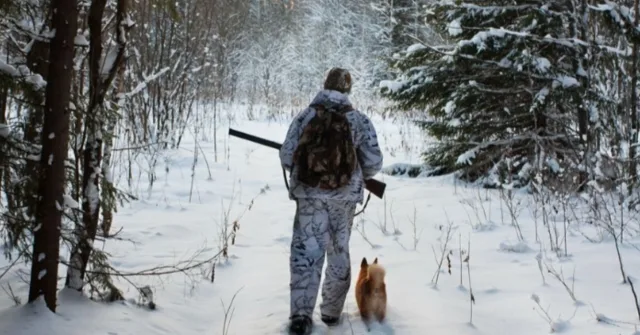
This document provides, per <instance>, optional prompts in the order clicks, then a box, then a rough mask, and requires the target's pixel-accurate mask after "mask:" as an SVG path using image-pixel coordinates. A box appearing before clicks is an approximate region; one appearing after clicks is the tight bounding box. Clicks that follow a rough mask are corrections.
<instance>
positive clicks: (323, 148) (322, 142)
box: [293, 105, 358, 190]
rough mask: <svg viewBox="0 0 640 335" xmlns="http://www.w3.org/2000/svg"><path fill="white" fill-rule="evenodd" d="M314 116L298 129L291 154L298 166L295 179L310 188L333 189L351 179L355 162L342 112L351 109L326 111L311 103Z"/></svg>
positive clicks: (349, 131) (347, 125)
mask: <svg viewBox="0 0 640 335" xmlns="http://www.w3.org/2000/svg"><path fill="white" fill-rule="evenodd" d="M310 107H312V108H314V109H315V110H316V115H314V117H313V118H312V119H311V120H310V121H309V123H308V124H307V125H306V127H305V128H304V129H303V131H302V135H301V136H300V140H299V141H298V146H297V148H296V150H295V151H294V153H293V163H294V165H297V166H298V181H300V182H301V183H303V184H306V185H307V186H310V187H316V188H320V189H324V190H334V189H337V188H340V187H343V186H345V185H347V184H348V183H349V181H350V180H351V175H352V174H353V171H354V170H355V168H356V164H357V162H358V160H357V156H356V150H355V146H354V144H353V138H352V134H351V126H350V125H349V121H348V120H347V117H346V115H345V114H346V113H348V112H350V111H352V110H353V108H352V107H351V106H344V107H342V108H341V109H340V110H334V109H330V110H327V109H326V108H325V107H324V106H322V105H311V106H310Z"/></svg>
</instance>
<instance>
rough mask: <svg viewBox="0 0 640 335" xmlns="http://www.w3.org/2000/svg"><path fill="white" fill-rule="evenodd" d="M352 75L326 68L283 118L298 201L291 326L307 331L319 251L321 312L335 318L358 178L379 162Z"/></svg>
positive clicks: (286, 162)
mask: <svg viewBox="0 0 640 335" xmlns="http://www.w3.org/2000/svg"><path fill="white" fill-rule="evenodd" d="M351 85H352V80H351V75H350V73H349V72H348V71H347V70H345V69H341V68H333V69H331V70H330V71H329V72H328V74H327V77H326V79H325V82H324V89H323V90H321V91H320V92H318V93H317V95H316V96H315V98H314V99H313V101H312V102H311V104H310V105H309V107H307V108H305V109H304V110H303V111H302V112H300V113H299V114H298V115H297V116H296V117H295V118H294V120H293V122H292V123H291V125H290V126H289V130H288V132H287V135H286V139H285V141H284V143H283V144H282V148H281V150H280V161H281V163H282V166H283V167H284V168H285V169H286V170H287V171H289V172H290V182H289V184H290V187H289V198H290V199H291V200H295V201H296V212H295V218H294V224H293V236H292V240H291V255H290V260H289V266H290V274H291V279H290V294H291V297H290V304H291V306H290V308H291V310H290V317H289V318H290V325H289V329H290V333H291V334H297V335H298V334H299V335H303V334H310V333H311V329H312V328H313V321H312V315H313V311H314V308H315V305H316V299H317V296H318V290H319V287H320V279H321V274H322V267H323V265H324V260H325V254H326V255H327V256H326V258H327V267H326V271H325V278H324V282H323V285H322V302H321V304H320V312H321V319H322V321H323V322H324V323H325V324H327V325H328V326H334V325H336V324H338V323H339V322H340V316H341V314H342V310H343V308H344V304H345V300H346V296H347V293H348V291H349V287H350V285H351V259H350V255H349V239H350V236H351V228H352V225H353V218H354V215H355V210H356V205H357V204H361V203H362V202H363V198H364V181H365V180H366V179H369V178H373V177H374V176H375V175H376V174H377V173H378V172H379V171H380V170H381V168H382V160H383V156H382V152H381V150H380V147H379V145H378V139H377V135H376V130H375V128H374V126H373V124H372V123H371V120H370V119H369V118H368V117H367V116H366V115H365V114H363V113H360V112H359V111H358V110H356V109H354V108H353V106H352V105H351V102H350V101H349V98H348V94H349V93H350V92H351Z"/></svg>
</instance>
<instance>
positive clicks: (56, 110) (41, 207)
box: [29, 0, 78, 312]
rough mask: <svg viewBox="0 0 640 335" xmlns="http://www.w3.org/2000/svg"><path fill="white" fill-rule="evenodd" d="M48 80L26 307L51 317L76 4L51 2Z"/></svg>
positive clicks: (65, 1)
mask: <svg viewBox="0 0 640 335" xmlns="http://www.w3.org/2000/svg"><path fill="white" fill-rule="evenodd" d="M51 6H52V9H53V10H52V13H53V14H52V24H51V28H52V30H54V31H55V32H56V33H55V36H54V37H53V38H52V39H51V50H50V54H49V76H48V77H47V81H48V82H47V87H46V91H45V113H44V122H43V127H42V154H41V156H40V169H41V170H40V181H39V185H38V195H39V201H38V206H37V210H36V222H35V223H36V226H35V227H34V229H33V236H34V237H33V259H32V263H31V283H30V287H29V302H34V301H36V300H37V299H38V298H39V297H40V296H44V300H45V303H46V305H47V307H48V308H49V309H50V310H51V311H53V312H55V310H56V293H57V292H56V290H57V282H58V258H59V256H60V228H61V227H60V223H61V219H62V211H61V210H62V208H60V207H59V206H62V204H63V197H62V196H63V192H64V186H65V179H66V178H65V160H66V159H67V152H68V145H69V143H68V142H69V100H70V96H71V76H72V73H71V69H73V56H74V44H73V41H74V38H75V35H76V31H77V27H78V7H77V3H76V1H75V0H52V2H51Z"/></svg>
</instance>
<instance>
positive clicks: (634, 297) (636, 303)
mask: <svg viewBox="0 0 640 335" xmlns="http://www.w3.org/2000/svg"><path fill="white" fill-rule="evenodd" d="M627 281H628V282H629V285H630V286H631V293H632V294H633V302H634V304H635V305H636V311H637V312H638V318H640V305H639V304H638V295H637V294H636V288H635V287H634V286H633V281H632V280H631V277H627Z"/></svg>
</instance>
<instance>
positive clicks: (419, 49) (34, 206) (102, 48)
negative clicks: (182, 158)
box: [0, 0, 640, 317]
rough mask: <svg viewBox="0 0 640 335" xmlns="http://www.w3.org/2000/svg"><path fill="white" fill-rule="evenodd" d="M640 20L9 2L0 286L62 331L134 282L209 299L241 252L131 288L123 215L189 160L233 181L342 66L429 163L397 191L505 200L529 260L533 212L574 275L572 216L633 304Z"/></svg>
mask: <svg viewBox="0 0 640 335" xmlns="http://www.w3.org/2000/svg"><path fill="white" fill-rule="evenodd" d="M638 2H639V1H638V0H619V1H607V0H553V1H552V0H522V1H513V0H481V1H466V2H465V1H450V0H449V1H445V0H351V1H341V0H250V1H249V0H247V1H237V0H177V1H166V0H80V1H77V0H29V1H23V0H3V1H2V2H0V193H1V195H0V241H1V244H0V249H1V250H2V251H3V254H4V261H3V262H0V265H1V266H0V280H4V279H6V280H7V282H6V283H3V284H2V285H0V286H2V287H3V289H4V291H5V292H9V293H12V292H11V290H12V289H11V286H10V284H7V283H10V282H11V281H14V280H17V281H22V282H23V283H24V284H26V285H27V286H28V298H27V300H28V302H34V301H36V300H38V299H40V298H42V299H44V301H45V302H46V306H47V307H48V309H50V310H51V311H53V312H55V311H56V308H57V307H59V303H58V302H57V295H58V292H59V290H60V288H62V287H65V288H67V289H70V290H75V291H80V292H84V293H85V294H86V295H87V296H89V297H91V299H95V300H99V301H105V302H114V301H122V300H125V299H126V292H125V291H124V290H123V286H122V285H125V286H126V285H130V284H131V285H134V286H136V285H137V284H134V283H135V280H136V279H135V278H137V277H138V276H163V275H165V274H168V273H180V272H184V271H188V270H193V269H194V268H201V267H202V268H207V269H209V270H208V271H211V272H212V273H210V274H208V275H207V276H208V277H211V278H213V276H214V274H213V272H214V271H215V270H211V269H215V264H216V262H218V261H219V259H220V258H221V257H223V254H226V253H227V248H228V247H229V246H228V245H227V244H224V246H223V247H221V248H219V250H216V252H215V253H214V254H211V255H207V256H206V257H204V258H203V259H202V260H198V261H194V260H191V261H189V262H185V263H176V264H172V265H166V264H165V265H162V266H158V267H150V268H148V269H142V270H139V271H138V272H127V271H125V270H123V269H119V268H118V266H117V265H114V264H113V263H112V262H111V258H110V253H109V252H107V251H105V249H104V246H105V245H109V243H116V242H122V241H123V240H127V238H126V236H125V237H123V234H124V235H126V232H127V230H128V229H129V228H128V227H127V226H122V227H121V228H119V229H114V227H116V226H117V227H120V224H118V223H117V221H118V218H119V210H120V209H121V208H124V207H127V206H129V205H131V204H132V203H136V202H140V201H142V200H143V199H146V198H148V197H149V196H150V195H151V194H152V192H153V191H154V190H157V189H158V188H159V187H160V188H161V187H162V186H161V185H162V183H165V181H164V179H163V178H164V177H163V176H164V175H165V172H166V173H167V174H168V173H169V169H170V167H169V164H168V162H167V158H166V157H167V156H166V153H167V152H171V151H172V150H174V151H175V150H181V149H184V148H187V149H189V150H192V151H193V152H192V153H191V155H195V156H194V158H193V167H189V168H190V169H191V170H192V173H195V172H193V171H195V166H196V163H197V164H201V163H202V161H200V159H205V160H206V159H207V157H208V158H209V160H208V161H206V165H207V167H209V166H210V165H211V166H213V165H216V164H222V165H225V164H227V163H226V162H227V161H228V160H229V157H230V156H231V155H232V152H231V151H233V148H232V146H231V145H230V144H229V142H230V141H231V140H229V139H228V136H227V127H228V126H229V125H231V124H233V123H234V122H239V121H238V120H240V119H242V120H245V119H246V120H249V121H254V120H262V121H265V122H269V123H271V122H287V121H288V120H290V119H291V118H292V117H293V116H295V115H296V114H297V113H298V112H299V111H300V110H302V109H304V108H305V107H306V106H307V105H308V103H309V101H310V99H311V98H313V96H314V94H315V93H316V92H317V91H318V90H319V89H320V87H321V85H322V81H323V78H324V76H325V73H326V71H327V70H328V69H330V68H332V67H335V66H340V67H343V68H346V69H348V70H349V71H350V72H351V74H352V76H353V77H354V86H353V90H352V93H351V94H350V99H352V101H353V102H354V103H355V105H356V106H357V107H358V109H359V110H360V111H362V112H365V113H367V114H368V115H375V116H376V117H379V118H380V119H381V120H385V121H389V122H408V123H410V124H412V125H415V126H416V127H417V128H418V129H419V130H420V134H419V137H418V138H417V139H415V141H417V142H420V143H426V144H425V148H424V149H423V150H421V151H420V152H419V157H420V159H419V162H417V163H416V162H412V164H396V165H393V166H391V167H389V168H387V169H385V174H387V175H389V176H390V177H394V176H395V177H398V176H401V175H402V176H404V177H407V178H410V179H415V180H418V179H420V178H426V177H429V178H437V177H441V176H448V175H453V176H454V177H455V179H456V180H457V181H458V182H461V183H466V184H469V185H477V186H479V187H480V188H483V189H488V190H496V191H497V192H498V194H499V197H500V199H501V200H503V201H505V204H506V206H507V210H506V211H507V213H508V215H509V216H510V217H511V218H512V220H511V221H512V226H514V228H515V231H516V235H517V238H518V240H521V241H524V240H525V237H524V235H523V233H522V229H521V227H520V226H519V224H518V223H517V222H516V221H517V220H516V218H515V217H516V213H515V212H516V211H515V209H514V208H513V203H514V200H513V199H515V197H516V195H515V193H516V192H519V191H523V192H524V193H526V194H527V195H528V196H530V197H532V198H533V199H534V201H535V203H536V204H537V205H538V206H539V208H540V210H541V212H542V213H543V214H541V215H542V218H543V219H542V220H543V227H544V228H541V229H543V230H542V231H541V232H540V236H542V235H543V234H548V240H549V241H548V243H549V245H547V247H548V248H550V250H552V251H553V252H554V253H556V254H562V253H563V250H564V253H565V256H566V255H567V251H566V239H567V227H566V226H565V227H564V228H563V229H564V230H558V228H557V226H555V227H554V226H552V225H551V224H550V223H549V222H547V218H548V217H549V216H552V215H560V214H558V213H560V212H562V213H565V214H566V213H567V212H568V208H571V207H576V208H577V206H578V205H576V204H575V202H576V201H578V202H579V203H580V206H585V208H586V209H585V211H586V213H588V215H587V216H588V218H589V219H584V220H581V221H583V223H584V222H586V221H588V222H589V224H592V225H595V226H598V227H600V231H601V232H602V236H606V237H603V239H607V240H610V241H613V242H614V244H615V248H616V250H617V255H618V256H617V258H618V259H617V260H616V261H615V263H616V264H617V265H616V271H618V272H620V274H621V277H622V281H623V282H624V283H627V282H630V283H631V284H632V280H633V279H632V277H630V276H628V275H627V274H626V272H625V266H624V260H623V259H622V256H621V252H620V251H619V249H620V248H624V245H625V243H631V245H632V246H634V247H635V244H632V242H631V241H633V239H634V238H635V237H636V236H638V232H639V231H640V226H639V225H638V222H637V214H638V210H640V197H639V195H640V193H639V192H638V191H639V190H640V180H639V173H638V163H639V159H638V145H639V143H640V138H639V134H638V128H639V126H640V124H639V116H638V108H639V104H638V102H639V97H638V93H639V92H640V91H639V88H638V75H639V73H640V71H639V69H638V66H639V64H638V60H639V57H638V48H639V47H640V24H639V21H638V14H637V13H638V6H639V4H638ZM281 136H284V134H281V135H275V134H274V137H275V138H281ZM192 138H200V139H202V141H203V142H209V143H211V145H212V146H213V148H212V151H211V152H205V150H203V149H202V147H199V142H198V141H196V142H195V144H193V143H192V142H191V139H192ZM185 143H186V144H185ZM186 146H188V147H186ZM203 157H204V158H203ZM386 165H388V164H386ZM226 167H227V169H229V165H227V166H226ZM214 170H215V169H214ZM275 173H276V174H278V171H276V172H275ZM213 177H215V175H214V176H213ZM213 177H212V175H211V170H209V179H215V178H213ZM190 182H191V185H190V188H191V191H190V192H189V197H188V198H189V202H191V200H192V195H193V194H192V193H193V192H194V191H193V190H194V183H195V184H196V185H195V187H197V183H198V181H195V182H194V178H193V176H192V178H191V180H190ZM216 206H217V204H216ZM370 206H372V205H370ZM384 206H385V210H386V206H387V204H386V202H385V205H384ZM560 208H561V209H560ZM223 214H224V213H223ZM216 215H220V214H219V213H216ZM385 215H386V214H385ZM576 220H577V219H576ZM414 228H415V227H414ZM229 229H231V230H232V231H231V232H227V230H225V234H224V236H225V240H227V239H230V238H235V235H234V234H235V229H236V227H235V225H233V226H232V227H230V228H229ZM535 229H536V241H537V240H538V239H539V238H540V239H542V237H539V236H538V228H537V225H536V228H535ZM545 238H546V237H545ZM563 240H564V244H563V243H562V241H563ZM627 240H629V242H627ZM416 243H417V242H416ZM636 248H637V247H636ZM427 257H429V256H427ZM636 257H637V255H636ZM541 271H542V270H541ZM5 276H6V277H5ZM3 277H5V278H4V279H3ZM9 277H10V278H13V279H7V278H9ZM16 278H20V279H16ZM211 281H213V279H211ZM136 287H137V286H136ZM138 289H139V291H140V294H142V295H145V293H144V292H145V290H144V288H143V287H138ZM9 295H10V296H13V298H12V299H13V300H14V301H20V298H19V297H17V296H16V295H17V294H9ZM634 295H635V290H634ZM637 306H639V303H638V302H637V299H636V304H635V305H634V309H635V307H637ZM638 315H639V317H640V307H638Z"/></svg>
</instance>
